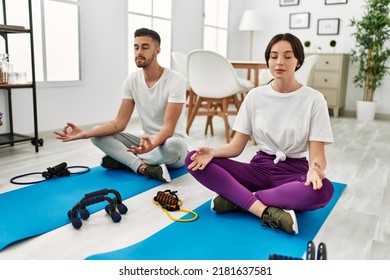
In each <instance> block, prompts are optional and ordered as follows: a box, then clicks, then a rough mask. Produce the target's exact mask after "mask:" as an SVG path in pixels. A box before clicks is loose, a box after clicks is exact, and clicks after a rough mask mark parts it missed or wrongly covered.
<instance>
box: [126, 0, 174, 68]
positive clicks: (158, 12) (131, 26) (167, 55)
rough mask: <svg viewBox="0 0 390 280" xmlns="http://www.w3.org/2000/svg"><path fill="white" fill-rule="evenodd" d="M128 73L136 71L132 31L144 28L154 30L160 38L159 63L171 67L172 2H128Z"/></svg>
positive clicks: (137, 0) (133, 0) (147, 0)
mask: <svg viewBox="0 0 390 280" xmlns="http://www.w3.org/2000/svg"><path fill="white" fill-rule="evenodd" d="M128 11H129V16H128V20H129V21H128V33H129V44H128V46H129V73H131V72H133V71H135V70H137V69H138V68H137V66H136V65H135V63H134V55H133V53H134V52H133V45H134V31H135V30H137V29H138V28H141V27H145V28H149V29H153V30H155V31H156V32H157V33H158V34H159V35H160V37H161V52H160V54H159V55H158V61H159V63H160V64H161V65H162V66H164V67H170V66H171V42H172V40H171V33H172V32H171V29H172V28H171V19H172V0H143V1H139V0H128Z"/></svg>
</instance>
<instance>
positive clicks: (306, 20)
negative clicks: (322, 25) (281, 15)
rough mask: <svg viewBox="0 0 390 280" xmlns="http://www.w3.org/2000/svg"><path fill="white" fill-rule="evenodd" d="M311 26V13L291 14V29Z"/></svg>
mask: <svg viewBox="0 0 390 280" xmlns="http://www.w3.org/2000/svg"><path fill="white" fill-rule="evenodd" d="M309 27H310V13H295V14H290V29H306V28H309Z"/></svg>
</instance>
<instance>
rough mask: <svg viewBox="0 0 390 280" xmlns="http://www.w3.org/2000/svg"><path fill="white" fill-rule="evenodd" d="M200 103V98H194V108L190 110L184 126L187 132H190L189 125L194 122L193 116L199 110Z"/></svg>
mask: <svg viewBox="0 0 390 280" xmlns="http://www.w3.org/2000/svg"><path fill="white" fill-rule="evenodd" d="M201 103H202V98H200V97H198V98H197V100H196V103H195V106H194V108H193V109H192V110H191V115H190V118H189V120H188V122H187V128H186V133H187V134H189V132H190V128H191V125H192V123H193V122H194V119H195V116H196V114H197V113H198V111H199V108H200V104H201Z"/></svg>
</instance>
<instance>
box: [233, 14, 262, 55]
mask: <svg viewBox="0 0 390 280" xmlns="http://www.w3.org/2000/svg"><path fill="white" fill-rule="evenodd" d="M238 29H239V30H240V31H250V45H249V60H252V45H253V31H262V30H264V24H263V19H262V17H261V14H260V13H259V12H257V11H255V10H245V12H244V14H243V15H242V18H241V22H240V26H239V27H238Z"/></svg>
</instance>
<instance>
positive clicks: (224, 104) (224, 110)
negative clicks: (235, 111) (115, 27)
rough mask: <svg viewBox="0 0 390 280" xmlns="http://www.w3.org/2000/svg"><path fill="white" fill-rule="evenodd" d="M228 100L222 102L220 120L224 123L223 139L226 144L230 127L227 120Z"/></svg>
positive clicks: (228, 139) (228, 140) (228, 141)
mask: <svg viewBox="0 0 390 280" xmlns="http://www.w3.org/2000/svg"><path fill="white" fill-rule="evenodd" d="M227 111H228V100H227V98H224V99H223V100H222V115H221V116H222V118H223V121H224V123H225V137H226V143H230V125H229V120H228V112H227Z"/></svg>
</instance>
